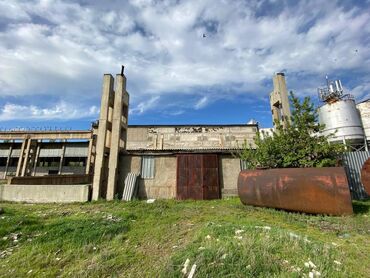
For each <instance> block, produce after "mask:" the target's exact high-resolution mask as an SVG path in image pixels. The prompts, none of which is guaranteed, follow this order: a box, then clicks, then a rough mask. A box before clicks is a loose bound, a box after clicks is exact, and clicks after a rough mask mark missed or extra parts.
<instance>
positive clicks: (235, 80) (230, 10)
mask: <svg viewBox="0 0 370 278" xmlns="http://www.w3.org/2000/svg"><path fill="white" fill-rule="evenodd" d="M121 65H125V75H126V77H127V91H128V92H129V94H130V111H129V124H135V125H137V124H242V123H247V122H248V121H249V120H250V119H255V120H257V121H258V122H259V123H260V125H261V126H262V127H270V126H271V125H272V120H271V112H270V106H269V98H268V96H269V93H270V92H271V90H272V76H273V75H274V74H275V73H277V72H284V73H285V76H286V82H287V87H288V89H289V90H292V91H293V92H295V94H296V95H298V96H299V97H301V98H302V97H305V96H310V97H311V99H312V100H313V101H314V102H315V104H319V103H318V99H317V88H318V87H322V86H324V85H325V76H326V75H328V76H329V78H330V79H341V80H342V84H343V86H344V88H345V92H346V93H350V94H353V95H354V96H355V98H356V100H357V101H361V100H364V99H367V98H369V97H370V0H367V1H366V0H363V1H350V0H345V1H335V0H331V1H321V0H318V1H315V0H310V1H304V0H301V1H295V0H294V1H293V0H292V1H288V0H286V1H278V0H267V1H239V0H230V1H227V0H216V1H215V0H202V1H199V0H188V1H180V0H164V1H159V0H128V1H119V0H112V1H98V0H91V1H88V0H80V1H68V0H40V1H33V0H27V1H16V0H14V1H11V0H0V129H2V130H4V129H10V128H26V129H45V128H46V129H89V128H90V126H91V122H92V121H94V120H96V119H98V117H99V107H100V96H101V88H102V78H103V74H104V73H111V74H113V76H114V75H115V74H117V73H119V72H120V70H121Z"/></svg>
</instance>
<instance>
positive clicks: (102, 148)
mask: <svg viewBox="0 0 370 278" xmlns="http://www.w3.org/2000/svg"><path fill="white" fill-rule="evenodd" d="M113 85H114V80H113V76H112V75H110V74H105V75H104V78H103V90H102V91H103V92H102V97H101V103H100V118H99V127H98V139H97V142H96V155H95V165H94V180H93V193H92V199H93V200H98V199H99V198H100V197H105V196H102V194H104V193H103V192H102V191H103V189H102V186H103V185H102V184H103V181H105V180H106V175H107V171H106V170H107V169H105V167H104V165H106V164H107V162H106V160H107V156H108V150H106V145H107V142H106V141H107V137H108V136H107V133H108V132H107V129H108V128H109V126H111V123H110V122H109V121H108V119H109V118H110V116H109V113H110V109H109V106H110V105H111V104H112V102H113V99H114V95H113V94H114V92H113Z"/></svg>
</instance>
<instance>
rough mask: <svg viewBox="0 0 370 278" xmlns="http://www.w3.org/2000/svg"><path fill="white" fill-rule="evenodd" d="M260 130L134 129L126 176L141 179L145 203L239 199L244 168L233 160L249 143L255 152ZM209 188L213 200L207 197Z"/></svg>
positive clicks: (239, 127)
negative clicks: (241, 175) (227, 197)
mask: <svg viewBox="0 0 370 278" xmlns="http://www.w3.org/2000/svg"><path fill="white" fill-rule="evenodd" d="M257 130H258V126H257V124H244V125H243V124H240V125H162V126H158V125H150V126H129V128H128V138H127V154H125V155H122V156H121V168H120V173H121V175H120V176H121V177H122V178H124V177H125V176H126V175H127V173H129V172H135V173H140V176H141V178H140V181H139V197H141V198H179V199H187V198H191V199H213V198H221V197H224V196H232V195H234V196H235V195H237V178H238V175H239V172H240V170H241V163H240V160H239V158H237V157H235V155H233V154H235V153H236V152H237V151H238V150H239V149H240V148H241V147H242V145H243V144H244V142H246V143H247V145H248V146H249V145H251V146H254V137H255V135H256V132H257ZM184 159H185V160H186V161H185V162H184ZM203 174H204V175H203ZM189 180H191V182H189ZM208 182H209V183H210V184H206V183H208ZM201 183H203V186H201V185H200V184H201ZM120 184H121V185H122V184H123V181H121V182H120ZM195 184H198V186H194V185H195ZM205 184H206V185H205ZM209 187H213V188H212V194H210V193H205V194H203V193H204V191H207V188H209ZM183 188H185V189H183ZM120 190H121V191H122V190H123V188H120ZM181 190H183V191H184V190H185V191H186V192H181ZM121 191H119V194H121ZM202 194H203V195H202Z"/></svg>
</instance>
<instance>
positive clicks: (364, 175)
mask: <svg viewBox="0 0 370 278" xmlns="http://www.w3.org/2000/svg"><path fill="white" fill-rule="evenodd" d="M361 182H362V185H363V186H364V189H365V191H366V193H367V195H370V158H369V159H368V160H366V161H365V163H364V165H363V166H362V170H361Z"/></svg>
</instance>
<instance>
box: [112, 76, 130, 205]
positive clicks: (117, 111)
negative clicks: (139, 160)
mask: <svg viewBox="0 0 370 278" xmlns="http://www.w3.org/2000/svg"><path fill="white" fill-rule="evenodd" d="M125 93H126V77H125V76H124V75H120V74H117V76H116V88H115V95H114V106H113V118H112V134H111V142H110V143H111V145H110V155H109V164H108V169H109V172H108V186H107V200H113V199H114V194H115V192H116V185H117V168H118V162H119V161H118V160H119V153H120V142H121V127H122V124H121V120H122V110H123V101H122V100H123V95H124V94H125Z"/></svg>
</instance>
